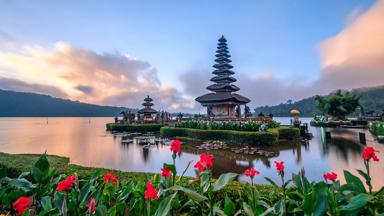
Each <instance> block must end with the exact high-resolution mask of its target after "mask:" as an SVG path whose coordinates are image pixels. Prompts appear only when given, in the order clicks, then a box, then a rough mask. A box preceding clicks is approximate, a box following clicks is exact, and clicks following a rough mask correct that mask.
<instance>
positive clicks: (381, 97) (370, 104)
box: [254, 86, 384, 117]
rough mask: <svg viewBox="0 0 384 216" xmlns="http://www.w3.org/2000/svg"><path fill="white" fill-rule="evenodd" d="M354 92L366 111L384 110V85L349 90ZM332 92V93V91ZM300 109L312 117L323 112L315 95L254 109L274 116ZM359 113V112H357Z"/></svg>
mask: <svg viewBox="0 0 384 216" xmlns="http://www.w3.org/2000/svg"><path fill="white" fill-rule="evenodd" d="M349 92H350V93H352V94H355V95H359V96H360V97H361V98H360V103H361V105H362V106H363V108H364V111H365V112H368V111H376V112H380V113H381V112H383V111H384V86H377V87H366V88H358V89H353V90H351V91H349ZM330 94H332V93H330ZM292 109H298V110H300V113H301V115H302V116H306V117H312V116H313V115H314V114H321V113H320V111H318V110H317V108H316V101H315V96H312V97H309V98H305V99H302V100H299V101H296V102H294V103H281V104H279V105H276V106H261V107H257V108H256V109H255V110H254V111H255V114H256V115H257V114H259V113H260V112H262V113H264V114H269V113H272V114H273V115H274V116H280V117H285V116H291V114H290V110H292ZM355 115H357V113H355Z"/></svg>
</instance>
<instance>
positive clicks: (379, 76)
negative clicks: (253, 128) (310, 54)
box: [181, 0, 384, 106]
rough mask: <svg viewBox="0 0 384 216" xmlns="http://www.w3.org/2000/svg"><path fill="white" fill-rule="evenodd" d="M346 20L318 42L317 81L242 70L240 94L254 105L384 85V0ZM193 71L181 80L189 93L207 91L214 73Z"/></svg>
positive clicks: (239, 73)
mask: <svg viewBox="0 0 384 216" xmlns="http://www.w3.org/2000/svg"><path fill="white" fill-rule="evenodd" d="M346 19H347V24H346V26H345V28H344V29H343V30H342V31H340V32H339V33H338V34H337V35H335V36H333V37H331V38H328V39H327V40H325V41H323V42H320V43H319V44H318V45H317V47H316V48H317V49H318V50H319V54H320V61H321V66H322V68H321V71H320V73H319V76H318V77H317V78H316V79H315V80H314V81H311V82H305V80H302V79H297V81H296V82H287V81H286V80H284V79H280V78H278V77H276V76H275V75H276V74H277V73H278V71H273V70H270V71H265V72H261V73H259V74H261V75H260V76H259V77H257V78H253V77H251V76H249V75H247V74H245V73H241V71H239V72H238V73H237V74H235V77H236V78H237V80H238V82H236V83H235V84H236V85H238V86H239V87H240V88H241V90H240V91H239V93H240V94H242V95H244V96H246V97H248V98H250V99H251V100H252V101H251V104H250V105H251V106H260V105H273V104H279V103H281V102H285V101H287V100H288V99H293V100H298V99H302V98H305V97H309V96H312V95H315V94H327V93H329V92H331V91H334V90H336V89H352V88H359V87H366V86H376V85H383V84H384V21H383V20H384V0H379V1H378V2H377V3H376V4H374V5H373V6H372V7H371V8H369V9H368V10H367V11H366V12H364V13H363V12H361V9H359V8H357V9H355V10H353V11H352V12H351V13H350V15H349V16H348V17H346ZM235 70H236V68H235ZM193 71H194V72H193V73H191V72H189V71H188V72H187V73H185V74H184V75H182V76H181V79H182V81H183V83H184V86H185V91H186V94H190V95H195V96H199V95H201V94H203V93H206V92H207V90H205V87H207V86H208V85H209V79H210V78H211V77H212V76H213V75H212V74H211V73H210V71H209V70H207V69H206V70H193ZM190 74H193V76H191V75H190ZM201 90H202V92H201Z"/></svg>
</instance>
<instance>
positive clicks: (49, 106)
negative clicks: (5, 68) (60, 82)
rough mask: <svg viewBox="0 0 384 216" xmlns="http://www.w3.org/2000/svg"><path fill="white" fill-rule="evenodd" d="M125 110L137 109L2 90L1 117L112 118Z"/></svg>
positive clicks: (0, 96) (0, 99)
mask: <svg viewBox="0 0 384 216" xmlns="http://www.w3.org/2000/svg"><path fill="white" fill-rule="evenodd" d="M123 110H135V109H132V108H126V107H116V106H102V105H96V104H89V103H83V102H80V101H72V100H69V99H62V98H57V97H52V96H49V95H44V94H38V93H31V92H17V91H11V90H2V89H0V117H110V116H116V115H118V114H119V113H120V112H121V111H123Z"/></svg>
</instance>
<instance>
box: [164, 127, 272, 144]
mask: <svg viewBox="0 0 384 216" xmlns="http://www.w3.org/2000/svg"><path fill="white" fill-rule="evenodd" d="M160 134H161V135H162V136H164V137H175V136H185V137H189V138H192V139H199V140H227V141H231V142H234V143H239V144H250V145H255V146H256V145H277V144H278V132H277V131H266V132H259V131H257V132H249V131H233V130H201V129H192V128H174V127H162V128H161V129H160Z"/></svg>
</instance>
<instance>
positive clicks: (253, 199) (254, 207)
mask: <svg viewBox="0 0 384 216" xmlns="http://www.w3.org/2000/svg"><path fill="white" fill-rule="evenodd" d="M251 187H252V188H251V189H252V208H253V211H256V200H255V190H254V187H253V178H251Z"/></svg>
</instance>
